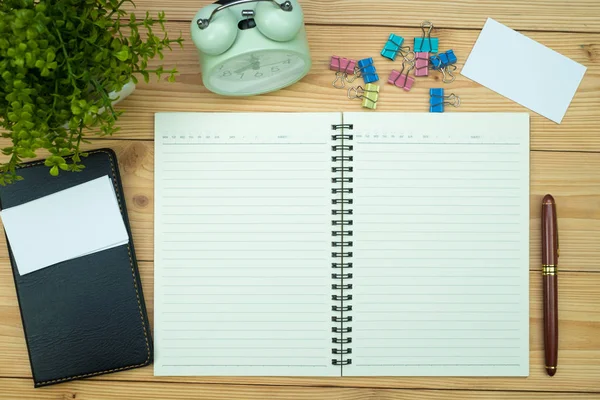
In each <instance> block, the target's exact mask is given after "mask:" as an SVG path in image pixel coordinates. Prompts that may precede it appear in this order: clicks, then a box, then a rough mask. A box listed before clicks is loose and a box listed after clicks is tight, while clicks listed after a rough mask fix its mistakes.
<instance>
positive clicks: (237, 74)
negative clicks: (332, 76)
mask: <svg viewBox="0 0 600 400" xmlns="http://www.w3.org/2000/svg"><path fill="white" fill-rule="evenodd" d="M306 67H307V66H306V62H305V61H304V59H303V58H302V57H300V56H299V55H298V54H296V53H294V52H289V51H285V50H264V51H255V52H252V53H249V54H243V55H240V56H237V57H233V58H229V59H227V60H226V61H224V62H222V63H221V64H219V65H217V66H216V67H215V68H213V70H212V71H210V84H211V86H213V87H214V88H215V89H217V90H218V92H221V93H224V94H231V95H245V94H255V93H265V92H270V91H273V90H276V89H279V88H281V87H284V86H287V85H289V84H291V83H293V82H295V81H297V80H298V79H299V78H300V77H302V76H303V75H304V72H305V70H306Z"/></svg>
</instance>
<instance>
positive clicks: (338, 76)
mask: <svg viewBox="0 0 600 400" xmlns="http://www.w3.org/2000/svg"><path fill="white" fill-rule="evenodd" d="M434 29H435V27H434V26H433V23H431V22H430V21H423V22H422V23H421V36H420V37H415V38H414V42H413V49H412V50H411V48H410V46H408V45H405V39H404V38H403V37H402V36H399V35H396V34H394V33H390V35H389V36H388V38H387V41H386V42H385V44H384V46H383V49H382V50H381V52H380V54H381V56H382V57H384V58H386V59H388V60H391V61H394V62H396V61H400V62H401V63H402V68H401V69H400V68H396V69H392V71H391V73H390V75H389V77H388V79H387V82H388V84H390V85H393V86H395V87H397V88H399V89H402V90H404V91H406V92H408V91H410V90H411V89H412V88H413V86H414V85H415V83H416V78H419V77H427V76H429V71H430V70H434V71H438V72H440V73H441V74H442V82H443V83H452V82H454V80H455V79H456V77H455V75H454V72H455V71H456V69H457V67H456V63H457V62H458V59H457V57H456V55H455V54H454V51H453V50H447V51H444V52H440V51H439V39H438V38H436V37H432V33H433V31H434ZM399 58H400V60H398V59H399ZM329 69H330V70H332V71H334V72H335V79H334V81H333V86H334V87H335V88H337V89H343V88H345V87H346V83H352V82H354V81H355V80H356V79H357V78H362V79H363V80H364V83H365V84H364V85H363V86H351V87H350V88H349V89H348V98H349V99H360V100H361V101H362V102H361V104H362V106H363V107H364V108H369V109H372V110H375V109H377V101H378V100H379V89H380V87H379V85H377V84H375V82H377V81H379V75H378V72H377V68H375V64H374V61H373V58H372V57H368V58H363V59H360V60H358V61H356V60H353V59H349V58H344V57H339V56H332V57H331V61H330V62H329ZM412 71H414V73H413V74H412V76H411V72H412ZM429 94H430V100H429V102H430V107H429V111H430V112H436V113H439V112H444V106H445V105H450V106H453V107H458V106H460V98H459V97H458V96H456V95H455V94H454V93H452V94H451V95H449V96H444V89H439V88H436V89H431V90H430V93H429Z"/></svg>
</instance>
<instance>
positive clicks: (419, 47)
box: [414, 21, 439, 53]
mask: <svg viewBox="0 0 600 400" xmlns="http://www.w3.org/2000/svg"><path fill="white" fill-rule="evenodd" d="M432 30H433V24H432V23H431V22H429V21H423V23H421V31H422V32H423V36H422V37H420V38H415V46H414V51H415V52H425V51H427V52H429V53H437V52H438V42H439V41H438V39H437V38H432V37H431V31H432Z"/></svg>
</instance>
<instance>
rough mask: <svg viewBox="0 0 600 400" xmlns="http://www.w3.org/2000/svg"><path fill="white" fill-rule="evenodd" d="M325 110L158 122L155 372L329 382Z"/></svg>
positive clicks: (186, 116)
mask: <svg viewBox="0 0 600 400" xmlns="http://www.w3.org/2000/svg"><path fill="white" fill-rule="evenodd" d="M339 121H340V114H339V113H331V114H310V115H307V114H269V113H253V114H250V113H248V114H220V113H215V114H210V113H205V114H194V113H172V114H170V113H160V114H157V115H156V127H155V132H156V150H155V154H156V163H155V165H156V171H155V210H156V211H155V212H156V214H155V266H154V274H155V280H154V285H155V302H154V305H155V356H156V357H155V363H154V373H155V375H263V376H269V375H271V376H273V375H280V376H290V375H296V376H298V375H309V376H315V375H319V376H326V375H329V376H331V375H339V372H340V370H339V367H337V368H336V367H334V366H333V365H332V364H331V284H332V280H331V263H332V261H335V260H334V259H332V254H331V253H332V248H331V220H332V216H331V210H332V204H331V186H332V184H331V178H332V173H331V166H332V162H331V155H332V152H331V146H332V144H333V143H332V142H331V139H330V138H331V124H332V123H336V122H339Z"/></svg>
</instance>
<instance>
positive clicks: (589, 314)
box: [0, 260, 600, 391]
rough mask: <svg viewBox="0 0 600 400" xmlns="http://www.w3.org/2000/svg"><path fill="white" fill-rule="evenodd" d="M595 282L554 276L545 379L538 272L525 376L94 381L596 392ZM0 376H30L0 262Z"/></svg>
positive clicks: (150, 298)
mask: <svg viewBox="0 0 600 400" xmlns="http://www.w3.org/2000/svg"><path fill="white" fill-rule="evenodd" d="M139 269H140V274H141V278H142V286H143V290H144V296H145V298H146V304H147V307H148V311H149V313H150V322H151V325H153V321H154V318H153V317H154V315H153V311H152V310H153V303H154V290H153V289H154V288H153V286H154V285H153V284H154V276H153V264H152V263H145V262H144V263H140V265H139ZM599 285H600V274H598V273H576V272H563V273H562V274H561V275H560V276H559V313H560V346H559V349H560V353H559V372H558V373H557V374H556V376H555V377H554V378H553V379H548V377H547V376H546V375H545V371H544V368H543V365H544V362H543V357H544V354H543V348H542V320H541V316H542V291H541V274H540V273H539V272H537V271H536V272H531V273H530V311H529V312H530V376H529V377H528V378H526V379H523V378H519V379H516V378H478V379H470V378H435V379H432V378H412V377H411V378H402V377H393V378H343V379H340V378H268V377H264V378H263V377H261V378H235V377H175V378H165V377H157V378H155V377H153V376H152V367H148V368H143V369H137V370H132V371H126V372H122V373H118V374H114V375H106V376H103V377H98V378H95V379H100V380H128V381H130V380H136V381H156V380H160V381H165V382H203V383H231V384H233V383H235V384H265V385H309V384H315V385H327V386H357V387H372V388H377V387H386V388H438V389H443V388H446V389H448V388H452V389H479V390H530V391H536V390H542V391H551V390H571V391H600V382H599V381H598V380H597V377H598V376H600V365H599V364H598V363H597V360H598V358H600V335H597V332H598V330H599V329H600V297H599V296H597V288H598V287H599ZM0 354H2V355H3V357H2V362H1V363H0V377H29V376H31V373H30V369H29V362H28V359H27V351H26V346H25V340H24V338H23V332H22V327H21V319H20V315H19V309H18V304H17V299H16V294H15V289H14V285H13V282H12V275H11V272H10V270H9V264H8V262H7V261H6V260H2V261H0Z"/></svg>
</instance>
